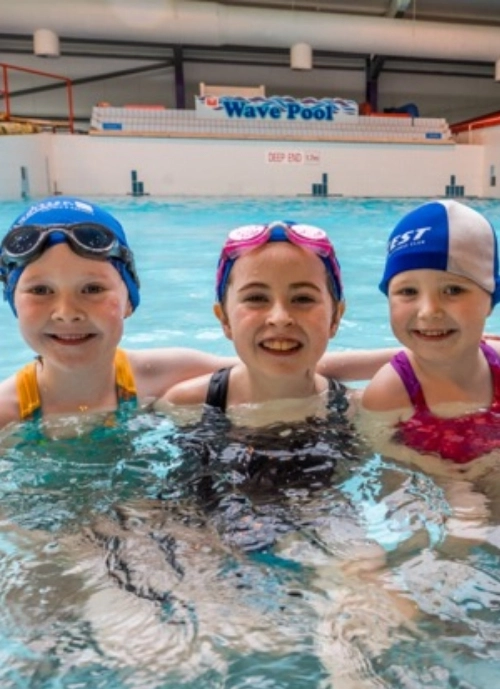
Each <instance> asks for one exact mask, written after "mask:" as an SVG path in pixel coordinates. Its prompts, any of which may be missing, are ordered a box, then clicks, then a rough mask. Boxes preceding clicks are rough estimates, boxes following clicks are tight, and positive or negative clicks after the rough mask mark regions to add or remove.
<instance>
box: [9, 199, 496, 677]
mask: <svg viewBox="0 0 500 689" xmlns="http://www.w3.org/2000/svg"><path fill="white" fill-rule="evenodd" d="M98 202H100V203H102V204H103V205H105V206H106V207H107V208H108V209H109V210H111V212H114V213H115V214H116V215H117V216H118V218H119V219H120V220H121V221H122V222H123V225H124V227H125V228H126V231H127V234H128V238H129V241H130V243H131V245H132V247H133V248H134V251H135V254H136V262H137V266H138V270H139V274H140V277H141V281H142V290H141V295H142V303H141V306H140V307H139V309H138V310H137V312H136V313H135V314H134V315H133V316H132V317H131V318H130V319H129V320H128V321H127V327H126V335H125V338H124V343H123V344H124V346H126V347H127V348H143V347H162V346H194V347H197V348H201V349H204V350H208V351H213V352H218V353H225V354H226V353H227V354H230V353H232V347H231V343H230V342H228V341H227V340H225V339H224V337H223V335H222V333H221V331H220V327H219V324H218V322H217V321H216V320H215V317H214V316H213V314H212V302H213V280H214V272H215V265H216V261H217V256H218V252H219V249H220V246H221V243H222V241H223V238H224V236H225V234H226V233H227V231H228V230H229V229H231V228H232V227H235V226H238V225H241V224H248V223H252V222H267V221H272V220H275V219H289V220H296V221H301V222H307V223H310V224H316V225H319V226H321V227H324V228H325V229H326V230H327V231H328V233H329V236H330V237H331V239H332V240H333V241H334V244H335V246H336V249H337V252H338V256H339V258H340V262H341V265H342V269H343V275H344V282H345V291H346V298H347V312H346V316H345V317H344V319H343V322H342V325H341V328H340V331H339V333H338V335H337V337H336V338H335V340H334V341H332V342H331V345H330V346H331V348H340V349H344V348H359V347H362V348H366V347H379V346H386V345H393V344H394V343H395V341H394V338H393V336H392V334H391V332H390V329H389V325H388V322H387V307H386V300H385V297H383V295H381V294H380V293H379V292H378V290H377V288H376V285H377V283H378V279H379V276H380V273H381V268H382V262H383V255H384V248H385V241H386V237H387V234H388V232H389V230H390V228H391V227H392V226H393V225H394V223H395V222H396V221H397V220H398V219H399V218H400V217H401V215H403V214H404V213H405V212H407V211H408V210H409V209H411V208H412V207H414V206H415V205H416V203H418V201H415V200H414V199H412V200H408V201H407V200H396V201H391V200H373V199H370V200H364V201H363V200H348V199H238V200H234V199H200V198H182V199H169V200H156V199H152V198H141V199H131V198H129V199H100V200H99V201H98ZM472 203H473V205H474V207H475V208H477V209H478V210H480V211H483V212H484V213H485V214H486V215H487V216H488V217H489V218H490V219H491V220H492V221H493V223H494V224H495V225H496V226H497V227H500V206H499V205H498V204H496V203H494V202H490V201H477V202H476V201H473V202H472ZM23 205H24V204H21V203H2V204H0V219H1V221H2V226H3V227H7V226H8V225H9V224H10V223H11V222H12V220H13V219H14V218H15V217H16V215H17V214H19V213H20V212H21V211H22V209H23ZM3 308H4V318H3V320H2V323H3V332H2V338H1V340H0V375H1V377H2V378H3V377H5V376H7V375H10V374H11V373H13V372H14V371H15V370H17V368H19V367H20V366H21V365H22V364H23V363H25V362H26V361H27V360H28V359H29V358H30V357H31V356H32V353H31V352H30V351H29V350H28V348H27V347H26V346H25V345H24V343H23V342H22V340H21V339H20V337H19V335H18V333H17V326H16V321H15V318H14V317H13V316H12V314H10V312H9V309H8V306H7V305H6V304H4V306H3ZM489 329H490V330H491V331H492V332H497V333H498V332H500V324H498V321H497V316H496V315H495V314H494V315H493V316H492V317H491V321H490V325H489ZM68 423H71V421H69V422H68ZM219 424H220V425H219ZM207 433H208V436H209V439H213V438H216V439H224V441H227V440H228V436H227V428H225V426H224V424H223V423H222V422H221V421H220V420H214V421H213V423H212V424H211V425H210V427H209V429H208V431H207ZM322 433H323V431H322ZM63 435H64V434H62V436H63ZM264 435H265V434H264ZM62 436H61V437H60V438H59V439H52V440H51V439H46V438H39V437H35V436H33V437H30V435H29V433H27V432H26V431H23V430H19V432H18V434H17V436H15V437H13V438H10V440H9V443H8V444H4V447H3V450H2V455H1V457H0V687H2V689H4V688H5V689H18V688H19V689H24V688H26V689H27V688H28V687H29V688H30V689H38V688H40V689H76V688H78V689H79V688H81V687H89V688H92V689H94V688H96V689H99V688H101V687H102V688H105V689H128V688H133V689H178V688H179V687H187V688H191V687H193V689H195V688H196V689H217V688H219V687H220V688H221V689H222V688H224V689H240V688H241V689H243V688H244V687H252V689H278V688H280V689H284V688H286V689H302V687H303V688H304V689H306V687H307V689H323V688H333V689H365V688H366V689H380V688H381V687H383V688H385V689H407V688H408V689H421V688H422V689H423V688H431V687H432V689H449V688H454V687H456V688H457V689H486V687H488V689H490V688H491V687H495V686H496V685H497V684H498V677H499V676H500V621H499V610H500V556H499V551H498V547H497V546H496V545H495V543H492V542H491V539H490V541H487V540H484V539H481V538H479V537H477V533H478V532H477V530H476V532H475V534H476V538H474V539H465V538H463V537H459V538H455V539H453V538H450V537H449V536H450V534H449V533H448V519H449V517H450V514H451V508H450V505H449V503H448V499H447V495H446V493H445V491H444V490H443V488H442V486H441V485H438V483H436V482H434V481H433V479H432V478H430V477H428V476H426V475H424V474H422V473H420V472H418V471H416V470H413V469H411V468H410V467H406V466H404V465H401V464H396V463H394V462H392V461H391V460H390V459H389V458H381V457H379V456H377V455H374V454H373V453H371V452H370V450H369V448H365V447H364V446H363V445H362V444H361V443H360V445H359V447H358V448H355V450H356V452H357V454H358V456H359V458H360V459H361V460H362V461H359V462H355V461H352V460H351V457H350V455H349V453H348V452H347V451H345V448H343V446H342V444H341V442H340V440H339V438H340V436H339V435H338V434H337V435H336V429H335V428H331V429H326V430H324V435H322V436H321V440H322V441H324V442H325V443H326V444H327V445H330V446H331V445H333V446H334V450H335V452H336V461H337V466H336V474H335V475H336V479H335V481H334V482H332V483H325V484H321V485H317V486H315V487H314V490H313V489H311V488H310V487H309V486H308V485H307V482H305V481H301V480H300V478H301V477H300V475H299V476H295V475H294V476H293V479H294V480H290V481H289V482H288V483H287V484H286V488H283V486H282V485H280V484H279V483H278V484H276V486H275V489H276V490H274V489H273V490H269V488H268V489H267V490H265V491H263V490H260V489H259V490H256V489H255V481H254V483H253V484H252V485H251V486H250V488H249V487H248V486H245V485H243V484H244V481H243V484H242V483H241V481H242V479H241V476H240V475H239V474H238V473H237V471H235V469H234V466H235V465H234V463H231V462H232V460H233V459H234V458H233V456H229V455H228V451H227V448H226V449H225V450H221V455H220V457H219V459H220V462H221V466H222V468H223V469H224V471H222V470H221V471H220V473H217V474H213V475H210V476H208V475H207V472H206V464H205V463H204V460H203V458H204V457H205V454H206V453H207V452H209V451H210V450H209V449H207V448H208V444H207V443H208V441H207V437H208V436H207V437H205V436H203V434H201V435H200V433H199V432H197V430H196V429H194V430H180V429H178V428H176V427H175V425H174V424H173V423H172V421H171V420H169V419H168V418H165V417H163V416H161V415H155V414H148V413H142V412H141V413H137V414H131V415H129V416H128V417H126V418H123V419H121V420H120V421H119V422H117V423H115V424H112V425H108V426H107V427H106V428H101V429H97V430H94V431H92V432H85V433H82V434H81V435H80V437H77V438H65V437H62ZM253 440H254V439H253ZM253 440H252V442H253ZM258 440H262V438H261V439H258ZM264 440H265V442H266V443H267V445H268V446H269V445H270V444H272V443H273V442H275V436H272V435H270V436H269V437H268V438H267V437H264ZM264 440H262V442H264ZM210 447H212V449H213V447H214V446H212V445H211V446H210ZM217 447H218V446H217ZM221 447H222V445H221ZM246 450H248V448H246ZM231 451H232V452H235V453H237V452H238V451H239V450H238V445H237V443H236V442H235V443H234V444H233V445H232V446H231ZM224 453H225V454H224ZM283 466H285V469H286V462H284V464H283ZM226 467H230V470H229V471H226ZM287 476H288V478H290V476H291V474H288V475H287ZM304 476H307V467H306V470H305V473H304V475H303V476H302V478H304ZM266 478H269V476H267V477H266ZM295 479H297V480H295ZM273 491H274V492H273ZM498 493H499V491H498V490H497V491H496V494H497V496H498ZM491 495H493V496H494V495H495V491H494V490H492V492H491ZM491 495H490V502H491V504H490V505H489V507H490V508H491V509H490V513H491V514H493V515H495V514H496V515H499V513H500V496H498V500H497V501H496V502H497V504H493V502H492V501H494V498H491ZM495 520H496V521H495ZM473 522H474V515H472V517H471V519H470V526H471V528H472V527H474V524H475V522H474V523H473ZM495 523H500V517H499V518H498V519H497V517H496V516H495V517H490V522H489V525H490V526H494V525H495ZM478 528H479V527H478ZM381 551H383V552H385V554H386V559H387V563H386V566H385V568H383V569H374V570H373V571H369V570H366V569H364V567H365V566H366V567H368V566H374V564H375V563H377V562H378V559H379V557H380V553H381ZM391 590H392V592H393V593H390V591H391Z"/></svg>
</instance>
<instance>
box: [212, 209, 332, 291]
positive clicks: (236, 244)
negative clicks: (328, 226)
mask: <svg viewBox="0 0 500 689" xmlns="http://www.w3.org/2000/svg"><path fill="white" fill-rule="evenodd" d="M267 242H291V243H292V244H296V245H297V246H300V247H302V248H304V249H308V250H309V251H312V252H313V253H315V254H316V255H317V256H319V258H320V259H321V260H322V261H323V263H324V265H325V268H326V272H327V274H328V277H329V278H330V281H331V285H332V288H333V294H334V296H335V298H336V299H337V300H338V301H342V300H343V298H344V293H343V289H342V277H341V274H340V264H339V262H338V260H337V257H336V255H335V249H334V248H333V245H332V243H331V242H330V240H329V239H328V235H327V234H326V232H325V231H324V230H322V229H320V228H319V227H314V226H313V225H300V224H297V223H294V222H288V221H284V222H282V221H277V222H272V223H270V224H268V225H244V226H243V227H237V228H236V229H235V230H232V231H231V232H230V233H229V235H228V238H227V240H226V242H225V244H224V246H223V248H222V251H221V255H220V258H219V263H218V266H217V277H216V294H217V300H218V301H219V302H220V303H222V301H223V299H224V294H225V292H226V288H227V282H228V280H229V274H230V273H231V269H232V267H233V265H234V262H235V261H236V259H237V258H238V257H239V256H241V255H242V254H244V253H246V252H247V251H251V250H252V249H256V248H257V247H258V246H262V245H263V244H266V243H267Z"/></svg>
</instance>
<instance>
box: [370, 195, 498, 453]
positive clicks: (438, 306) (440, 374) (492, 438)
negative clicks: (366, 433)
mask: <svg viewBox="0 0 500 689" xmlns="http://www.w3.org/2000/svg"><path fill="white" fill-rule="evenodd" d="M380 289H381V290H382V292H384V294H386V295H387V297H388V299H389V309H390V318H391V326H392V329H393V332H394V334H395V336H396V337H397V338H398V340H399V341H400V342H401V344H402V345H403V346H404V347H406V350H404V351H401V352H399V353H398V354H397V355H396V356H395V357H394V358H393V359H392V361H391V362H390V363H389V364H387V365H386V366H384V367H382V369H381V370H380V371H379V372H378V373H377V374H376V375H375V376H374V378H373V380H372V381H371V383H370V384H369V385H368V387H367V388H366V390H365V392H364V395H363V407H364V408H365V409H367V410H369V411H381V412H384V413H386V412H387V413H392V415H393V423H394V428H393V439H394V440H396V441H397V443H399V444H401V445H405V446H407V447H409V448H412V449H414V450H416V451H417V452H418V453H420V454H423V455H425V454H427V455H432V456H434V457H441V458H442V459H444V460H448V461H449V462H453V463H455V464H458V465H462V466H464V465H466V464H468V463H469V462H471V461H472V460H475V459H477V458H479V457H481V456H483V455H485V454H488V453H490V452H491V451H492V450H495V449H500V421H499V419H500V347H499V345H498V342H495V341H493V340H491V339H490V340H489V341H488V342H487V341H485V338H484V337H483V332H484V327H485V322H486V319H487V317H488V316H489V315H490V314H491V312H492V310H493V308H494V306H495V305H496V304H497V303H498V301H499V300H500V275H499V266H498V244H497V237H496V233H495V230H494V228H493V227H492V225H491V224H490V222H489V221H488V220H487V219H486V218H485V217H484V216H483V215H482V214H481V213H478V212H477V211H476V210H474V209H472V208H470V207H469V206H466V205H464V204H463V203H459V202H458V201H454V200H438V201H431V202H429V203H426V204H423V205H422V206H419V207H418V208H415V209H414V210H412V211H411V212H410V213H408V214H407V215H406V216H404V218H402V219H401V220H400V222H399V223H398V224H397V225H396V227H395V228H394V230H393V231H392V233H391V235H390V237H389V241H388V247H387V256H386V264H385V269H384V274H383V277H382V281H381V283H380ZM450 403H460V404H461V406H462V407H463V408H465V413H457V414H456V415H454V416H450V413H449V410H448V412H447V411H446V410H443V405H446V404H450Z"/></svg>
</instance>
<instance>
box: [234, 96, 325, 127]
mask: <svg viewBox="0 0 500 689" xmlns="http://www.w3.org/2000/svg"><path fill="white" fill-rule="evenodd" d="M221 100H222V99H221ZM221 105H222V107H223V108H224V110H225V112H226V114H227V115H228V117H234V118H242V119H247V120H253V119H262V120H265V119H272V120H279V119H281V118H283V119H286V120H306V121H309V120H317V121H319V122H322V121H328V122H332V121H333V119H334V114H335V109H334V107H333V105H332V104H330V103H317V102H316V103H315V104H313V105H303V104H302V103H300V102H299V101H295V102H292V103H290V102H287V103H283V104H282V105H277V104H276V103H275V102H273V101H269V102H264V103H262V102H261V103H259V104H255V105H253V104H249V103H248V101H244V100H236V99H235V100H232V99H229V98H225V99H224V100H222V103H221Z"/></svg>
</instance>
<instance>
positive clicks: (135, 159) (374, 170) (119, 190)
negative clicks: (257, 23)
mask: <svg viewBox="0 0 500 689" xmlns="http://www.w3.org/2000/svg"><path fill="white" fill-rule="evenodd" d="M276 152H278V153H285V158H284V160H283V161H282V162H270V161H271V160H272V159H275V157H273V155H272V154H273V153H276ZM297 153H298V154H300V155H299V156H297V155H292V156H289V155H288V154H297ZM499 153H500V143H497V145H496V151H493V152H492V153H491V155H490V153H488V154H486V153H485V148H484V147H483V146H482V145H439V144H437V145H425V144H361V143H308V144H303V143H293V142H270V141H265V142H264V141H227V140H208V139H196V140H186V139H166V138H147V137H112V136H110V137H105V136H87V135H70V134H50V133H43V134H32V135H24V136H3V137H0V160H1V161H2V165H0V199H18V198H20V197H21V181H20V167H21V166H22V165H24V166H26V167H27V168H28V175H29V184H30V193H31V195H32V196H44V195H47V194H48V193H53V192H54V191H56V190H57V191H58V192H61V193H65V194H76V195H81V196H96V195H113V196H114V195H118V196H120V195H126V194H128V193H130V192H131V171H132V170H136V171H137V174H138V178H139V180H140V181H142V182H143V184H144V190H145V192H146V193H149V194H151V195H153V196H178V195H198V194H199V195H202V196H203V195H221V196H249V195H250V196H295V195H303V194H310V193H311V188H312V184H313V183H320V182H321V181H322V175H323V173H326V174H327V175H328V182H329V193H330V194H331V195H335V194H339V195H343V196H352V197H362V196H369V197H429V196H443V195H444V194H445V188H446V185H448V184H449V183H450V178H451V176H452V175H454V176H455V177H456V184H457V185H463V186H464V187H465V195H466V196H477V197H483V196H494V197H497V198H498V197H500V187H499V186H497V187H490V186H489V184H488V178H489V166H490V165H491V164H493V161H498V158H499ZM289 159H291V160H290V162H289ZM297 160H299V162H295V161H297ZM292 161H293V162H292ZM498 170H500V161H498Z"/></svg>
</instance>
